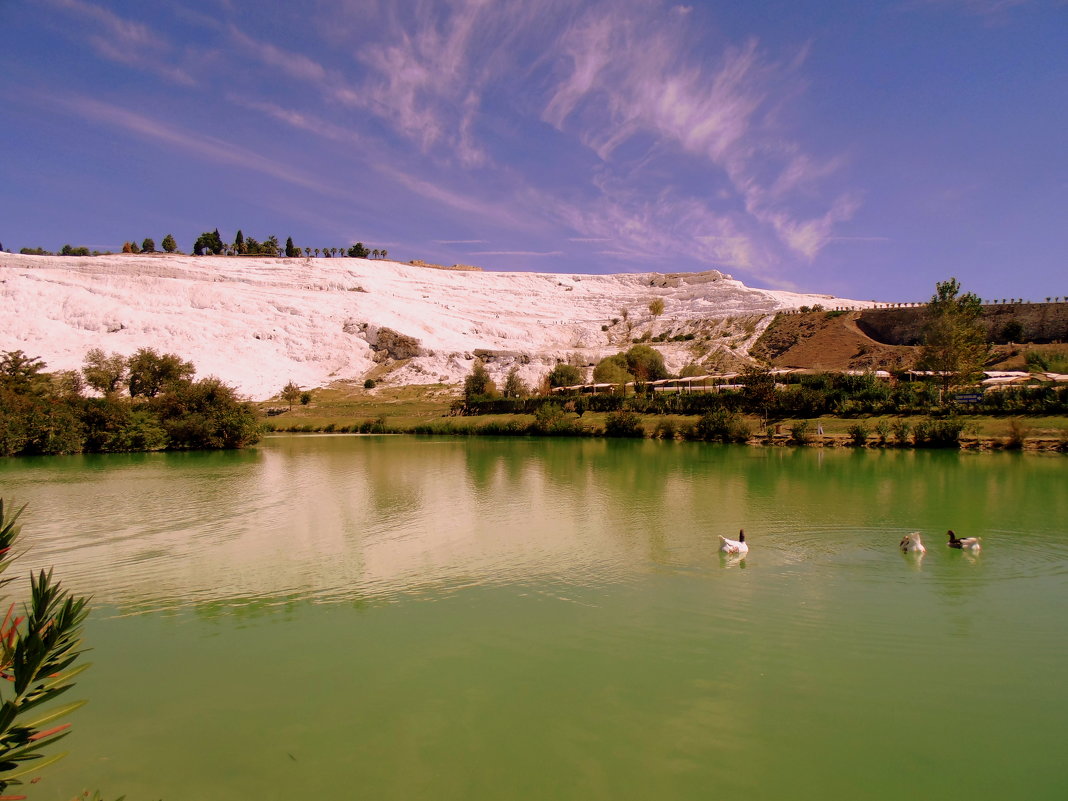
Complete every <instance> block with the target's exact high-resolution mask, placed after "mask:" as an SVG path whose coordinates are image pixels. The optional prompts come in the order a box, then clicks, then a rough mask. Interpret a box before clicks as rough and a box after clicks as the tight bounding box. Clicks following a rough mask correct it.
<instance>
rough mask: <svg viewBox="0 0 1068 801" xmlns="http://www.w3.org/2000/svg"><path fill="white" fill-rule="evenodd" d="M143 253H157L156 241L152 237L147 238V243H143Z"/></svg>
mask: <svg viewBox="0 0 1068 801" xmlns="http://www.w3.org/2000/svg"><path fill="white" fill-rule="evenodd" d="M141 252H142V253H155V252H156V240H155V239H153V238H152V237H145V241H144V242H142V243H141Z"/></svg>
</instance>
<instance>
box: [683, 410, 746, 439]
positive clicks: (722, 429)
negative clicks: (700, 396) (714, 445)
mask: <svg viewBox="0 0 1068 801" xmlns="http://www.w3.org/2000/svg"><path fill="white" fill-rule="evenodd" d="M751 433H752V431H751V429H750V427H749V424H748V423H746V422H745V420H743V419H742V418H741V416H740V415H739V414H738V413H737V412H732V411H730V410H729V409H726V408H723V407H721V408H718V409H713V410H712V411H710V412H705V413H704V414H703V415H701V417H700V418H699V419H698V420H697V422H696V423H695V424H694V426H693V428H692V429H690V432H689V434H690V437H691V438H693V439H698V440H702V441H704V442H746V441H747V440H748V439H749V437H750V435H751Z"/></svg>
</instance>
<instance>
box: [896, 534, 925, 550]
mask: <svg viewBox="0 0 1068 801" xmlns="http://www.w3.org/2000/svg"><path fill="white" fill-rule="evenodd" d="M898 547H899V548H901V550H902V551H904V552H905V553H915V554H925V553H927V549H926V548H924V547H923V540H922V539H920V532H918V531H913V532H912V533H911V534H906V535H905V536H904V537H902V538H901V542H899V543H898Z"/></svg>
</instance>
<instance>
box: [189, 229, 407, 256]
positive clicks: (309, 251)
mask: <svg viewBox="0 0 1068 801" xmlns="http://www.w3.org/2000/svg"><path fill="white" fill-rule="evenodd" d="M208 254H211V255H214V256H272V257H277V256H282V255H284V256H285V257H286V258H289V259H293V258H302V257H311V256H315V257H316V258H318V257H319V256H324V257H326V258H331V257H334V258H336V257H338V256H348V257H349V258H353V259H366V258H376V259H378V258H382V259H384V258H386V256H387V255H389V254H388V251H386V250H379V249H378V248H375V249H373V250H368V249H367V248H366V247H365V246H364V244H363V242H356V243H355V244H353V245H350V246H349V247H348V249H346V248H335V247H324V248H311V247H298V246H296V245H294V244H293V237H287V238H286V244H285V246H284V247H283V246H281V245H279V244H278V237H276V236H274V235H271V236H269V237H267V239H266V240H264V241H263V242H259V241H257V240H256V239H253V238H252V237H246V236H245V234H244V232H243V231H241V230H240V229H238V231H237V235H236V236H235V237H234V241H233V242H232V243H226V242H223V240H222V236H221V235H220V234H219V229H218V228H216V229H215V230H214V231H205V232H204V233H202V234H201V235H200V236H198V237H197V239H196V242H194V243H193V255H194V256H206V255H208Z"/></svg>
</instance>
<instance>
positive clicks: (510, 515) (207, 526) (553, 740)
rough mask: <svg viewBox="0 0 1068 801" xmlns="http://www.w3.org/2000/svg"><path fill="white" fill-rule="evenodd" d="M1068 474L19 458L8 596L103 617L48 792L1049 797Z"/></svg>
mask: <svg viewBox="0 0 1068 801" xmlns="http://www.w3.org/2000/svg"><path fill="white" fill-rule="evenodd" d="M1066 479H1068V460H1066V459H1065V458H1064V457H1063V456H1038V455H1022V454H962V453H944V452H933V453H924V452H912V451H905V452H897V451H890V452H875V451H872V452H857V451H851V450H827V451H824V450H817V449H800V450H790V449H760V448H746V447H729V446H708V445H701V444H695V443H688V444H684V443H659V442H612V441H555V440H537V441H524V440H493V441H490V440H483V439H478V440H463V439H414V438H400V437H299V438H298V437H289V438H277V439H271V440H268V441H267V442H266V443H264V444H263V445H262V446H261V447H259V448H258V449H256V450H254V451H248V452H243V453H212V454H149V455H137V456H119V457H115V456H113V457H66V458H48V459H39V460H7V461H0V493H2V494H3V495H4V496H5V497H7V498H12V499H15V500H17V501H19V502H24V501H26V502H29V503H30V509H29V510H28V511H27V514H26V517H25V520H24V523H25V525H24V530H25V535H24V536H25V543H24V544H25V545H29V546H31V547H30V550H29V552H28V553H27V554H26V555H25V556H24V557H23V558H22V560H21V562H20V564H19V567H20V569H21V572H23V573H25V572H28V570H29V569H30V568H31V567H34V566H40V565H48V564H54V565H55V566H56V570H57V573H58V574H60V575H61V576H62V577H63V579H64V581H65V583H66V584H68V585H69V586H71V587H72V588H74V589H75V590H77V591H79V592H82V593H89V594H92V595H93V596H94V613H93V615H92V617H91V619H90V622H89V624H88V627H87V634H86V638H87V642H88V644H89V645H90V646H91V647H92V649H93V651H92V653H91V654H90V655H89V659H90V661H92V662H93V668H92V669H91V670H90V671H89V672H88V673H86V674H84V675H83V678H82V679H81V680H79V684H78V687H77V688H76V690H75V692H76V693H77V697H85V698H89V699H91V703H90V704H89V705H88V706H87V707H85V708H84V709H83V710H81V711H79V712H78V713H77V714H76V716H75V717H74V718H73V720H74V722H75V730H76V731H75V734H73V735H72V736H71V737H69V738H68V739H67V740H66V741H65V743H64V746H65V747H66V748H67V749H69V750H70V751H71V755H70V756H69V757H68V758H67V759H66V760H64V761H63V762H61V763H59V764H58V765H56V766H54V767H53V768H50V769H47V770H46V771H45V772H44V779H43V781H42V782H41V783H40V784H38V785H36V786H35V787H33V788H31V790H30V793H31V794H30V798H31V799H63V800H64V801H66V800H67V799H69V798H70V797H71V796H73V795H74V794H75V792H77V791H80V790H81V789H82V788H85V787H88V788H97V787H99V788H101V789H103V790H104V791H105V792H106V793H107V794H108V797H115V796H117V795H119V794H122V793H125V794H126V795H127V798H128V799H130V801H140V800H145V799H155V798H164V799H258V800H262V799H292V798H317V799H348V798H368V799H547V798H560V799H652V798H658V799H690V798H694V799H698V798H700V799H704V798H718V799H820V800H821V801H823V800H825V799H839V798H841V799H902V798H917V799H919V798H962V799H963V798H967V799H999V801H1000V800H1001V799H1005V798H1027V799H1064V798H1066V797H1068V771H1066V770H1065V767H1064V766H1063V764H1062V763H1061V761H1060V760H1061V755H1062V753H1063V735H1064V733H1065V730H1066V725H1068V724H1066V720H1068V684H1066V682H1065V681H1064V673H1065V668H1066V667H1068V636H1066V635H1068V522H1066V521H1068V492H1066V489H1068V481H1066ZM741 527H744V528H745V530H746V533H747V538H748V540H749V542H750V544H751V551H750V554H749V556H748V557H747V558H746V559H745V560H744V561H743V562H735V561H724V560H723V559H721V557H720V556H719V554H718V553H717V552H716V548H717V546H718V540H717V536H716V535H718V534H726V535H728V536H735V535H736V534H737V531H738V529H739V528H741ZM947 528H954V529H955V530H956V531H957V533H958V534H960V535H963V536H968V535H978V536H981V537H982V538H983V543H984V549H983V551H982V553H981V554H980V555H979V556H978V557H976V558H971V557H970V556H969V555H968V554H965V553H961V552H959V551H951V550H949V549H948V548H946V547H945V545H944V537H943V533H944V531H945V530H946V529H947ZM913 530H919V531H922V532H924V533H925V535H926V537H925V540H926V543H927V546H928V548H929V551H928V553H927V555H926V557H925V558H923V559H922V560H921V561H917V560H915V559H908V558H905V557H904V556H903V555H902V554H901V553H900V552H899V551H898V550H897V547H896V546H897V542H898V540H899V539H900V537H901V536H902V534H904V533H906V532H908V531H913ZM19 591H20V592H21V585H20V587H19Z"/></svg>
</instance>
